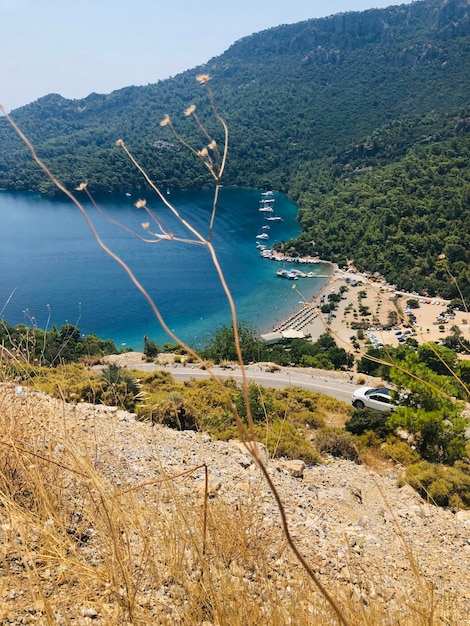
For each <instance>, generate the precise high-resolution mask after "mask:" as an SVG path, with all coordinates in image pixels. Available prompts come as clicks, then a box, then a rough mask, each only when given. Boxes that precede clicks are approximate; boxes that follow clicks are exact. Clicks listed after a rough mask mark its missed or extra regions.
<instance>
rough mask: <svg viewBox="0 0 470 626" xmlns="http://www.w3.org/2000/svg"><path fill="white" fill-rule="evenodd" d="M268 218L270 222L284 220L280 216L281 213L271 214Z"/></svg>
mask: <svg viewBox="0 0 470 626" xmlns="http://www.w3.org/2000/svg"><path fill="white" fill-rule="evenodd" d="M266 220H267V221H268V222H282V217H279V215H271V216H270V217H267V218H266Z"/></svg>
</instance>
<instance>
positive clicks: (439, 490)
mask: <svg viewBox="0 0 470 626" xmlns="http://www.w3.org/2000/svg"><path fill="white" fill-rule="evenodd" d="M405 483H408V484H409V485H411V486H412V487H413V489H416V491H417V492H418V493H419V494H420V495H421V496H422V497H423V498H425V499H426V500H429V501H430V502H433V503H434V504H437V505H438V506H450V507H453V508H459V509H468V508H470V465H469V464H468V463H466V462H463V461H457V462H456V463H455V464H454V465H453V466H452V467H448V466H446V465H437V464H433V463H428V462H427V461H420V462H419V463H415V464H413V465H409V466H408V467H407V468H406V470H405V472H404V474H403V476H401V478H400V481H399V484H400V485H403V484H405Z"/></svg>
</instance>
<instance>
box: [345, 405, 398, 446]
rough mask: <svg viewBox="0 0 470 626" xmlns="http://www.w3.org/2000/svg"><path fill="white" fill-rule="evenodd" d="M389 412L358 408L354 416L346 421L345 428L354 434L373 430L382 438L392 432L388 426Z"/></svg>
mask: <svg viewBox="0 0 470 626" xmlns="http://www.w3.org/2000/svg"><path fill="white" fill-rule="evenodd" d="M387 420H388V413H385V412H384V411H374V409H356V410H355V411H354V413H353V415H352V417H351V418H350V419H349V420H348V421H347V422H346V423H345V425H344V428H345V429H346V430H347V431H348V432H350V433H352V434H353V435H362V434H363V433H365V432H366V430H372V431H374V433H376V434H377V435H378V436H379V437H381V438H382V439H385V438H386V436H387V435H389V434H390V433H391V429H390V428H389V427H388V426H387Z"/></svg>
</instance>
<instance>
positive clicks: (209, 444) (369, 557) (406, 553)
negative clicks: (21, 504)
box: [0, 387, 470, 625]
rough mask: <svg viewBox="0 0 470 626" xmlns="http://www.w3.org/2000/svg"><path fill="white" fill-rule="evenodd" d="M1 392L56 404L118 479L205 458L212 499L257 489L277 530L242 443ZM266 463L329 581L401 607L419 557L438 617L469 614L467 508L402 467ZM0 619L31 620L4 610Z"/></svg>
mask: <svg viewBox="0 0 470 626" xmlns="http://www.w3.org/2000/svg"><path fill="white" fill-rule="evenodd" d="M0 394H1V395H2V406H3V407H4V408H5V407H6V406H7V405H10V406H14V405H15V404H16V405H18V406H20V405H22V406H24V405H25V404H27V403H31V404H33V405H34V407H35V409H34V410H35V411H36V412H40V411H42V410H44V409H45V408H46V409H47V410H54V411H56V412H58V413H60V415H61V419H62V420H63V423H64V425H65V426H66V429H67V433H68V437H70V438H72V439H74V440H76V441H80V445H89V446H90V449H93V450H95V452H94V455H95V458H96V462H97V464H99V467H100V469H101V471H103V472H104V473H105V474H106V476H107V477H108V479H110V480H111V482H112V483H114V484H115V486H116V488H121V487H124V486H125V487H126V488H128V487H129V486H132V485H137V484H140V483H143V482H146V481H151V480H153V479H154V478H155V474H156V468H157V467H158V468H160V470H159V471H161V468H164V470H165V472H166V473H168V474H170V475H176V474H179V473H181V472H184V471H186V470H188V469H191V468H193V467H196V466H198V465H200V464H203V463H204V464H206V465H207V466H208V468H209V484H210V493H211V497H212V498H213V499H214V500H215V499H218V500H220V501H223V502H224V503H225V504H226V505H227V506H229V507H230V506H235V505H237V506H238V505H239V503H240V502H243V501H244V500H246V499H247V498H248V497H250V496H251V497H253V495H255V497H256V502H257V515H258V518H259V520H260V528H261V531H260V532H262V533H264V534H265V536H266V537H269V535H272V536H273V537H274V536H278V535H279V534H280V517H279V512H278V509H277V506H276V504H275V501H274V498H273V496H272V494H271V493H270V492H269V489H268V487H267V485H266V482H265V481H264V479H263V478H262V477H261V475H260V471H259V469H258V468H257V466H256V465H255V464H254V463H253V461H252V459H251V457H250V455H249V454H248V453H247V452H246V451H245V450H244V448H243V446H241V445H240V444H239V443H237V442H229V443H223V442H217V441H212V440H211V438H210V437H209V436H208V435H206V434H204V433H197V432H192V431H185V432H177V431H174V430H170V429H168V428H165V427H162V426H158V425H156V426H150V425H149V424H147V423H142V422H139V421H137V420H136V419H135V416H134V415H132V414H129V413H127V412H124V411H121V410H117V409H116V408H112V407H103V406H93V405H88V404H79V405H77V406H71V405H63V404H62V403H60V402H58V401H56V400H52V399H51V398H49V397H47V396H45V395H43V394H39V393H35V392H32V393H31V394H27V393H26V394H25V393H24V394H22V395H15V393H14V389H12V388H10V387H8V388H4V389H3V390H0ZM267 468H268V471H269V474H270V476H271V477H272V480H273V482H274V484H275V485H276V488H277V489H278V491H279V494H280V496H281V498H282V501H283V503H284V506H285V509H286V513H287V518H288V521H289V525H290V530H291V533H292V536H293V538H294V539H295V541H296V542H297V544H298V546H299V549H300V551H301V552H302V554H303V555H305V557H306V558H307V560H308V561H309V562H310V563H311V564H312V565H313V567H314V570H315V571H316V573H317V574H318V576H319V577H320V579H321V580H322V581H323V582H324V583H325V584H326V585H328V584H329V583H332V582H333V581H334V583H335V584H337V583H338V582H339V583H343V582H344V583H345V584H346V583H347V584H352V585H353V586H356V587H357V589H358V590H359V591H360V593H365V594H367V596H368V597H369V598H370V597H372V598H373V597H379V598H380V599H381V600H383V602H384V603H386V604H387V606H388V607H389V608H390V610H392V609H393V611H394V612H395V611H398V612H399V611H400V607H403V611H405V606H407V605H408V603H409V602H410V589H412V588H413V589H416V586H417V583H416V572H415V571H414V567H415V566H416V569H417V570H418V571H419V576H420V579H421V581H422V583H423V584H424V586H425V587H426V589H428V587H427V585H431V586H432V588H433V590H434V591H433V593H434V600H435V602H437V603H444V604H446V605H447V604H449V602H450V606H451V613H452V615H451V614H450V613H449V621H445V622H439V623H448V624H456V625H457V624H459V625H461V624H465V623H470V622H469V621H468V607H469V606H470V511H467V512H463V511H462V512H458V513H453V512H451V511H449V510H443V509H439V508H436V507H434V506H432V505H429V504H427V503H426V502H424V501H423V500H422V499H421V498H420V497H419V495H417V494H416V493H415V492H414V491H413V490H412V489H411V488H409V487H408V486H405V487H403V488H398V487H397V470H396V469H387V470H384V471H382V472H380V473H379V472H376V471H374V470H372V469H370V468H368V467H365V466H363V465H356V464H354V463H352V462H349V461H344V460H336V459H332V458H330V459H327V460H326V462H325V464H323V465H315V466H312V467H305V466H304V465H303V463H301V462H297V463H286V462H283V461H279V460H268V461H267ZM123 476H125V477H126V478H125V482H126V484H125V485H123V482H122V481H123ZM202 484H203V474H202V473H201V472H200V471H199V472H195V473H194V474H193V475H191V477H190V478H188V479H187V480H185V481H183V482H182V483H181V489H182V491H183V492H187V494H188V497H190V496H191V494H192V496H194V493H197V490H198V489H201V485H202ZM410 555H412V556H410ZM289 562H292V559H291V558H290V556H289V550H287V551H286V552H285V554H284V555H283V556H279V555H277V556H276V561H275V562H274V563H273V564H272V567H273V569H274V570H277V571H278V573H280V575H281V574H282V573H283V572H284V571H285V568H286V567H287V564H288V563H289ZM240 565H241V566H242V567H243V564H240ZM366 587H367V588H366ZM0 598H1V588H0ZM16 600H17V598H16V599H15V596H14V595H13V596H11V595H8V594H7V595H6V596H5V595H4V596H3V599H2V601H1V602H0V604H2V605H3V609H0V617H2V615H3V617H4V616H5V615H10V616H11V615H12V614H14V608H15V602H16ZM2 611H3V614H2ZM94 617H96V616H91V618H93V619H94ZM91 618H90V620H91ZM466 620H467V621H466ZM0 623H1V624H6V623H13V624H16V623H26V622H22V621H19V622H16V621H15V620H14V619H13V621H8V620H7V619H6V618H5V617H4V619H3V620H2V619H0ZM86 623H88V622H86ZM90 623H91V622H90ZM95 623H96V622H95ZM394 623H396V622H394Z"/></svg>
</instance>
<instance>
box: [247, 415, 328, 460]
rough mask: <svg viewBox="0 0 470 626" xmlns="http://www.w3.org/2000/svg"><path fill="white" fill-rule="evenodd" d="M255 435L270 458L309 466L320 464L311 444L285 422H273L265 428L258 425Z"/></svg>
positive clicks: (317, 454) (316, 452) (318, 456)
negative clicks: (284, 458) (299, 460)
mask: <svg viewBox="0 0 470 626" xmlns="http://www.w3.org/2000/svg"><path fill="white" fill-rule="evenodd" d="M256 434H257V437H258V440H259V441H261V442H262V443H264V444H265V446H266V448H267V449H268V452H269V455H270V456H272V457H281V456H286V457H288V458H289V459H301V460H302V461H305V462H306V463H309V464H313V463H321V456H320V454H319V452H318V451H317V450H316V449H315V448H314V447H313V445H312V444H311V442H310V441H308V439H306V438H305V437H304V436H303V435H302V434H301V433H300V432H299V431H298V430H297V429H296V428H295V426H294V425H293V424H290V423H289V422H287V421H285V420H275V421H274V422H272V423H270V424H269V425H267V427H263V426H261V425H258V426H257V427H256Z"/></svg>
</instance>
